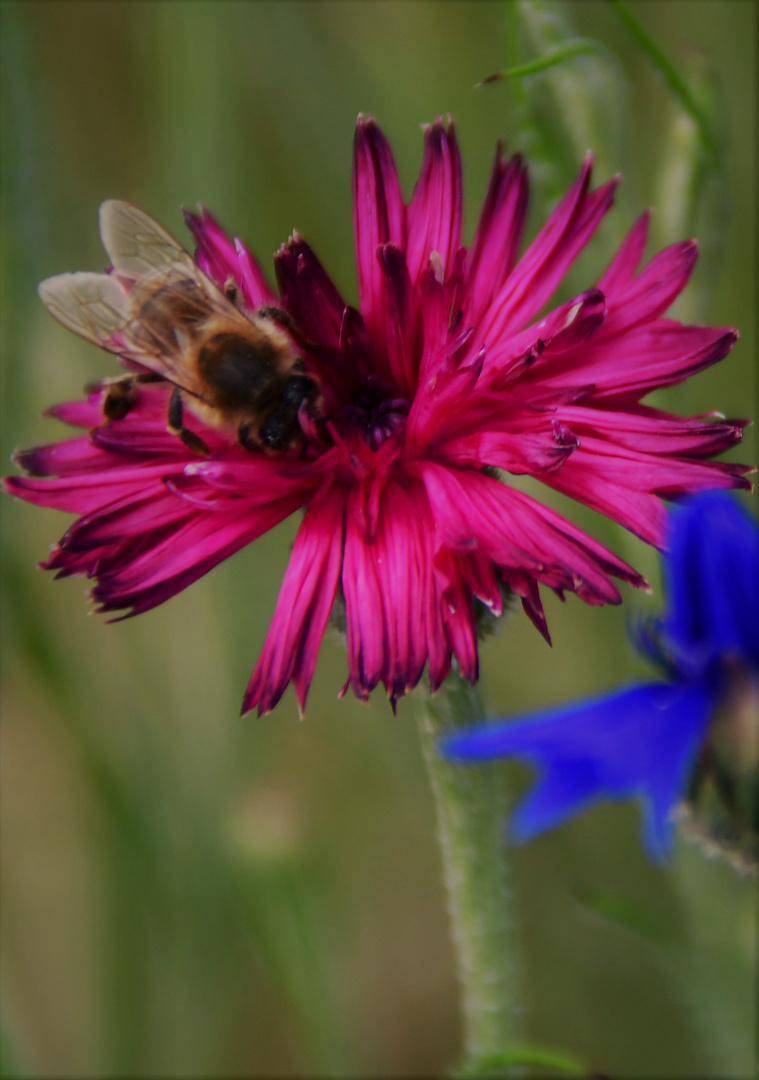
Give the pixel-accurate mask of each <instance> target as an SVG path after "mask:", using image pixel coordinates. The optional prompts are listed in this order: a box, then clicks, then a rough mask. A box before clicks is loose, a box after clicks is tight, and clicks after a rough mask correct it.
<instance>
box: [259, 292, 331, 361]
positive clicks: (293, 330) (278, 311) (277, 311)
mask: <svg viewBox="0 0 759 1080" xmlns="http://www.w3.org/2000/svg"><path fill="white" fill-rule="evenodd" d="M256 314H257V315H262V316H263V317H264V318H265V319H271V321H272V322H273V323H276V324H277V326H281V327H282V328H283V329H284V330H287V332H288V334H289V335H290V337H291V338H292V339H293V341H294V342H295V343H296V345H298V347H299V348H301V349H303V351H304V352H310V353H314V352H318V351H319V350H318V346H316V345H314V343H313V342H312V341H309V340H308V339H307V338H304V337H303V334H301V332H300V330H298V328H297V327H296V325H295V323H294V322H293V321H292V319H291V318H290V316H289V315H288V313H287V312H286V311H283V310H282V308H279V307H275V306H274V305H273V304H272V305H265V306H264V307H260V308H258V310H257V311H256Z"/></svg>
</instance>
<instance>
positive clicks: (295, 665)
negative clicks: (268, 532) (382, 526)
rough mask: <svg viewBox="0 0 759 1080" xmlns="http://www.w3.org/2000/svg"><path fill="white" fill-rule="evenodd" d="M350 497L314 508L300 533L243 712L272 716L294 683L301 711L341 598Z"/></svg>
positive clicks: (335, 497)
mask: <svg viewBox="0 0 759 1080" xmlns="http://www.w3.org/2000/svg"><path fill="white" fill-rule="evenodd" d="M344 513H345V497H344V495H343V493H342V492H341V491H339V490H338V491H333V492H331V493H330V494H329V495H327V496H326V497H325V498H324V499H322V500H321V502H312V503H311V505H310V506H309V508H308V511H307V512H306V516H305V517H304V519H303V522H302V524H301V526H300V528H299V529H298V535H297V536H296V538H295V544H294V545H293V550H292V554H291V556H290V562H289V565H288V567H287V572H286V574H285V578H284V581H283V582H282V588H281V589H280V593H279V599H278V600H277V607H276V609H275V611H274V617H273V618H272V621H271V626H270V628H269V633H268V636H267V638H266V642H265V644H264V648H263V652H262V653H261V658H260V660H259V661H258V664H257V666H256V670H255V671H254V672H253V675H252V677H251V680H250V683H249V685H248V689H247V692H246V694H245V699H244V701H243V706H242V711H243V712H244V713H245V712H249V711H250V710H251V709H253V708H255V707H256V706H258V713H259V716H260V715H261V714H263V713H267V712H270V711H271V710H272V709H273V708H274V706H275V705H276V704H277V702H278V701H279V699H280V698H281V697H282V694H283V693H284V692H285V689H286V687H287V684H288V683H289V682H290V681H291V680H292V682H293V684H294V685H295V691H296V693H297V695H298V704H299V706H300V708H301V711H302V710H303V709H304V708H305V705H306V695H307V694H308V688H309V686H310V683H311V677H312V675H313V673H314V668H315V666H316V657H317V654H318V652H319V646H320V645H321V640H322V637H323V636H324V631H325V629H326V626H327V620H328V618H329V614H330V612H331V610H332V605H333V603H334V600H335V595H336V593H337V585H338V581H339V579H340V561H341V554H342V535H343V516H344Z"/></svg>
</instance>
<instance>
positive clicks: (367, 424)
mask: <svg viewBox="0 0 759 1080" xmlns="http://www.w3.org/2000/svg"><path fill="white" fill-rule="evenodd" d="M410 408H411V402H410V401H409V400H408V398H403V397H398V392H397V390H396V389H395V387H393V386H391V385H390V384H389V383H386V382H384V381H383V380H381V379H377V378H374V377H369V378H366V379H362V381H361V383H360V384H359V387H358V391H357V393H356V396H355V398H354V400H353V401H352V402H351V404H350V405H348V406H346V408H345V409H344V411H343V417H344V418H345V420H346V421H347V422H348V423H349V424H351V425H352V426H354V427H356V428H358V430H359V431H360V432H361V435H362V436H363V439H364V441H365V442H366V443H367V445H368V446H369V447H370V448H371V449H372V450H378V449H379V447H380V446H381V445H382V443H383V442H384V441H385V440H386V439H388V438H389V437H390V436H391V435H392V434H393V432H394V431H396V430H397V429H398V428H399V427H400V426H401V425H402V424H404V423H405V422H406V417H407V416H408V414H409V409H410Z"/></svg>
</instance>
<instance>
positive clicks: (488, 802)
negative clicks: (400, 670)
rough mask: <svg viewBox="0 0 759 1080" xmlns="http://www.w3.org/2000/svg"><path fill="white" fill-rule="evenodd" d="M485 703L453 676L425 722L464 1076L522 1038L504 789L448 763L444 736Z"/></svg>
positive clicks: (485, 773) (497, 775) (483, 771)
mask: <svg viewBox="0 0 759 1080" xmlns="http://www.w3.org/2000/svg"><path fill="white" fill-rule="evenodd" d="M483 718H484V712H483V707H482V698H481V695H480V693H479V690H478V689H477V688H476V687H474V688H473V687H471V686H470V685H469V684H468V683H467V682H466V681H465V680H464V679H462V678H461V676H460V675H459V674H458V673H457V672H451V674H450V675H449V676H448V678H447V679H446V681H445V683H444V684H443V686H442V687H441V689H440V690H439V691H438V693H437V694H436V695H435V696H434V697H433V698H428V700H427V701H426V702H425V711H424V714H423V716H422V718H421V721H420V727H421V737H422V746H423V750H424V756H425V760H426V763H427V769H428V772H429V776H430V781H431V784H432V791H433V793H434V797H435V803H436V806H437V819H438V831H439V835H440V847H441V851H442V855H443V863H444V869H445V881H446V886H447V889H448V907H449V910H450V915H451V922H452V924H453V940H454V945H455V948H456V953H457V962H458V973H459V980H460V982H461V988H462V996H463V1002H462V1006H463V1017H464V1061H463V1063H462V1066H463V1070H464V1072H466V1073H476V1072H477V1071H478V1067H479V1066H480V1065H481V1064H482V1063H483V1061H484V1060H485V1059H487V1058H492V1057H493V1056H495V1055H498V1054H502V1053H504V1051H508V1050H509V1049H510V1048H512V1047H514V1046H515V1044H516V1041H517V1032H516V1026H517V1010H516V1008H515V1002H516V993H515V982H516V970H515V961H514V941H513V927H512V916H511V890H510V886H509V873H508V868H507V859H506V849H505V845H504V842H503V823H504V820H505V816H506V803H505V792H504V790H503V784H502V777H501V772H500V770H499V767H498V765H497V764H496V765H477V766H475V767H470V766H464V765H454V764H452V763H450V762H448V761H445V760H443V758H442V757H441V756H440V754H439V752H438V749H437V743H438V740H439V739H440V737H441V736H443V735H445V734H447V733H448V732H449V731H452V730H454V729H456V728H460V727H464V726H465V725H466V724H468V723H472V721H475V720H482V719H483Z"/></svg>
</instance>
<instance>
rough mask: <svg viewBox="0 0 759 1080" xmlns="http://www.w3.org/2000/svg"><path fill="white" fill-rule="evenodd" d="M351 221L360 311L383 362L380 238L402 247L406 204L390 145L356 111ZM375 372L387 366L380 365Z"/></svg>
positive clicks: (379, 132) (383, 241)
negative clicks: (378, 257) (378, 258)
mask: <svg viewBox="0 0 759 1080" xmlns="http://www.w3.org/2000/svg"><path fill="white" fill-rule="evenodd" d="M353 227H354V236H355V245H356V270H357V273H358V295H359V300H360V305H361V314H362V316H363V318H364V322H365V323H366V326H367V329H368V330H369V333H370V335H371V337H372V340H373V342H374V346H375V350H376V355H375V360H376V363H377V365H378V367H379V368H380V369H382V368H383V367H384V366H385V360H384V352H385V333H384V329H385V325H384V324H385V281H384V277H383V275H382V273H381V271H380V267H379V263H378V261H377V249H378V248H379V247H380V245H382V244H395V245H396V247H398V248H400V250H401V251H405V250H406V207H405V205H404V203H403V197H402V195H401V185H400V181H399V180H398V173H397V172H396V169H395V162H394V161H393V155H392V151H391V150H390V146H389V144H388V142H387V140H386V139H385V136H384V135H383V134H382V132H381V131H380V129H379V128H378V127H377V124H376V123H375V122H374V120H373V119H372V118H371V117H367V118H364V117H363V116H359V118H358V123H357V125H356V137H355V141H354V147H353ZM379 374H384V375H386V376H387V375H388V374H389V372H385V371H383V370H380V372H379Z"/></svg>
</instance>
